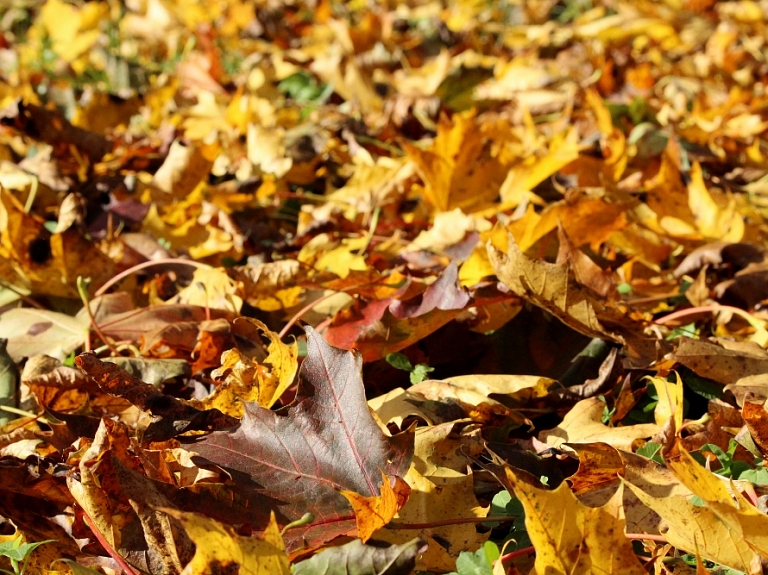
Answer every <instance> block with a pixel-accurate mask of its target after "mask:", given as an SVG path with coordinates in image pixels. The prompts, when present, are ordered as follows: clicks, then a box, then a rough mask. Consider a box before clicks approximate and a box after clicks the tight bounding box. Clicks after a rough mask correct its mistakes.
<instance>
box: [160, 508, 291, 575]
mask: <svg viewBox="0 0 768 575" xmlns="http://www.w3.org/2000/svg"><path fill="white" fill-rule="evenodd" d="M164 511H165V512H166V513H167V514H168V515H170V516H172V517H174V518H176V519H177V520H178V521H179V522H180V523H181V524H182V525H183V526H184V529H185V530H186V532H187V534H188V535H189V537H190V538H191V539H192V541H194V543H195V547H196V550H195V556H194V557H193V558H192V561H190V562H189V564H188V565H187V566H186V567H185V568H184V570H183V571H182V575H215V574H216V573H221V572H222V571H227V572H229V571H232V572H238V573H241V574H242V575H280V574H282V575H289V574H290V572H291V569H290V566H289V564H288V556H287V555H286V553H285V546H284V544H283V538H282V536H281V535H280V528H279V527H278V525H277V521H276V520H275V514H274V513H272V515H271V516H270V521H269V525H268V526H267V528H266V530H265V531H264V533H263V534H262V535H261V537H241V536H239V535H237V534H236V533H235V531H234V529H232V528H231V527H229V526H228V525H223V524H221V523H219V522H218V521H215V520H214V519H210V518H209V517H206V516H204V515H200V514H198V513H189V512H182V511H178V510H175V509H164Z"/></svg>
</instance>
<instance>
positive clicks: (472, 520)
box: [387, 515, 519, 529]
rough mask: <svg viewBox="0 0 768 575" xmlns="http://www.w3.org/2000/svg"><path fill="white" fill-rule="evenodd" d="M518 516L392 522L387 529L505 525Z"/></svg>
mask: <svg viewBox="0 0 768 575" xmlns="http://www.w3.org/2000/svg"><path fill="white" fill-rule="evenodd" d="M518 517H519V516H518V515H494V516H492V517H458V518H455V519H442V520H440V521H430V522H429V523H397V522H394V521H393V522H390V523H389V524H388V525H387V527H389V528H390V529H430V528H432V527H445V526H446V525H460V524H462V523H504V522H507V521H515V520H516V519H517V518H518Z"/></svg>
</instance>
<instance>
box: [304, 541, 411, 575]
mask: <svg viewBox="0 0 768 575" xmlns="http://www.w3.org/2000/svg"><path fill="white" fill-rule="evenodd" d="M425 548H426V543H425V542H424V540H423V539H419V538H416V539H413V540H411V541H409V542H408V543H403V544H402V545H382V544H381V543H377V544H373V543H369V544H368V545H364V544H363V543H362V542H361V541H359V540H357V539H356V540H354V541H350V542H349V543H346V544H345V545H341V546H340V547H331V548H330V549H326V550H325V551H321V552H320V553H318V554H317V555H315V556H313V557H311V558H310V559H306V560H305V561H301V562H299V563H296V564H295V565H294V567H293V574H294V575H408V574H409V573H412V572H413V568H414V565H415V564H416V555H418V554H419V553H423V552H424V550H425Z"/></svg>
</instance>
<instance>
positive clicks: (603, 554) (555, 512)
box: [500, 467, 646, 575]
mask: <svg viewBox="0 0 768 575" xmlns="http://www.w3.org/2000/svg"><path fill="white" fill-rule="evenodd" d="M504 472H505V477H501V478H500V479H501V480H502V482H503V483H504V484H505V486H506V487H507V489H509V491H510V492H511V491H514V493H515V495H516V496H517V497H518V498H519V499H520V502H521V503H522V504H523V508H524V509H525V527H526V529H527V531H528V536H529V537H530V538H531V543H533V547H534V548H535V549H536V563H535V566H534V570H533V571H532V572H531V574H532V575H533V574H537V575H539V574H540V575H545V574H547V575H556V574H563V575H570V574H571V573H603V574H606V575H607V574H616V575H618V574H622V575H641V574H643V573H645V572H646V571H645V569H644V568H643V566H642V565H641V564H640V561H639V560H638V558H637V556H636V555H635V553H634V551H633V549H632V544H631V542H630V541H629V540H628V539H627V538H626V537H625V536H624V530H625V525H626V524H625V521H624V512H623V510H622V505H621V500H622V489H621V488H619V489H618V490H617V492H616V493H615V494H614V496H613V497H612V498H611V499H610V500H609V501H608V503H606V504H605V505H604V506H602V507H587V506H586V505H583V504H582V503H580V502H579V500H578V499H577V498H576V496H575V495H574V494H573V492H572V491H571V489H570V488H569V487H568V483H567V482H565V481H563V482H562V483H561V484H560V485H559V486H558V487H557V488H556V489H554V490H551V491H550V490H546V489H539V488H537V487H533V486H532V485H529V484H527V483H525V482H524V481H523V480H521V479H518V478H517V477H516V476H515V474H514V472H513V471H512V470H511V469H510V468H509V467H505V468H504Z"/></svg>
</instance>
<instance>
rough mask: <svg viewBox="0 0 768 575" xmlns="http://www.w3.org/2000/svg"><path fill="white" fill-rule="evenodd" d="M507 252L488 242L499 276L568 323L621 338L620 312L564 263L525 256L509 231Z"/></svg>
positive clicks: (589, 332)
mask: <svg viewBox="0 0 768 575" xmlns="http://www.w3.org/2000/svg"><path fill="white" fill-rule="evenodd" d="M508 241H509V247H508V253H506V254H505V253H504V252H502V251H501V250H499V249H498V248H497V247H496V246H494V245H493V244H491V243H488V257H489V258H490V260H491V264H492V265H493V267H494V269H495V270H496V274H497V275H498V276H499V279H501V281H503V282H504V283H505V284H506V285H507V286H509V288H510V289H511V290H512V291H513V292H514V293H515V294H517V295H519V296H520V297H522V298H525V299H526V300H527V301H530V302H531V303H533V304H534V305H537V306H539V307H541V308H543V309H545V310H547V311H548V312H550V313H551V314H553V315H554V316H555V317H557V318H558V319H560V321H562V322H563V323H564V324H566V325H567V326H569V327H571V328H573V329H575V330H576V331H579V332H581V333H583V334H584V335H587V336H589V337H596V338H599V339H608V340H610V341H615V342H622V341H623V339H622V337H621V335H620V334H619V333H618V331H619V329H620V326H621V323H622V322H628V321H629V320H627V319H626V318H624V317H623V314H622V313H621V312H620V311H619V310H618V309H615V308H613V307H611V306H610V304H609V303H608V302H605V301H603V299H602V298H598V297H597V295H596V294H593V293H592V292H591V291H590V290H589V289H588V288H586V287H585V286H583V285H581V284H579V283H578V282H577V281H576V278H575V276H574V273H573V271H572V270H571V268H570V266H569V265H567V264H550V263H547V262H545V261H539V260H532V259H530V258H528V257H527V256H526V255H525V254H523V252H522V251H520V248H519V247H518V246H517V243H516V242H515V238H514V237H513V236H512V235H511V234H508Z"/></svg>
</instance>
